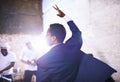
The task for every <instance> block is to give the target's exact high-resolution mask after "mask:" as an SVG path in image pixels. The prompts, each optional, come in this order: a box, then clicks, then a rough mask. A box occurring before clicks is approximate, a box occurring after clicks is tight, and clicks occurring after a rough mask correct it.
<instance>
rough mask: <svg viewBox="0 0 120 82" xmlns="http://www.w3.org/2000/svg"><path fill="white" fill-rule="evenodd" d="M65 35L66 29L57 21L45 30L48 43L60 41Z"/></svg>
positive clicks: (52, 43)
mask: <svg viewBox="0 0 120 82" xmlns="http://www.w3.org/2000/svg"><path fill="white" fill-rule="evenodd" d="M65 36H66V30H65V28H64V26H63V25H61V24H59V23H54V24H50V27H49V29H48V31H47V40H48V45H50V46H51V45H54V44H57V43H62V42H63V41H64V39H65Z"/></svg>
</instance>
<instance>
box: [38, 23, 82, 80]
mask: <svg viewBox="0 0 120 82" xmlns="http://www.w3.org/2000/svg"><path fill="white" fill-rule="evenodd" d="M67 23H68V25H69V27H70V30H71V32H72V36H71V38H70V39H68V40H67V41H66V43H61V44H59V45H57V46H55V47H53V48H52V49H51V50H50V51H49V52H48V53H46V54H45V55H44V56H42V57H41V58H39V59H38V61H37V65H38V70H37V82H74V80H75V79H76V76H77V72H78V68H79V62H78V61H79V54H77V52H78V51H79V50H80V48H81V46H82V38H81V31H80V30H79V29H78V28H77V26H76V25H75V24H74V23H73V21H69V22H67Z"/></svg>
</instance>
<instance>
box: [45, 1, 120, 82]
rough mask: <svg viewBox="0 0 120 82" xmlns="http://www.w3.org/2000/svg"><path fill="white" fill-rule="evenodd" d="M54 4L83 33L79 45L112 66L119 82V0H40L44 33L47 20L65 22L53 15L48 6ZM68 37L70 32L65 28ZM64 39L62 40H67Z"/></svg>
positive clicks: (115, 77)
mask: <svg viewBox="0 0 120 82" xmlns="http://www.w3.org/2000/svg"><path fill="white" fill-rule="evenodd" d="M55 4H57V5H58V6H59V7H60V9H61V10H63V11H64V12H65V13H66V14H67V15H68V16H69V17H70V18H72V19H73V20H74V22H75V23H76V24H77V26H78V27H79V29H80V30H81V31H82V33H83V35H82V36H83V41H84V43H83V47H82V50H84V51H85V52H87V53H93V55H94V56H95V57H97V58H99V59H101V60H103V61H104V62H106V63H108V64H109V65H111V66H112V67H114V68H115V69H116V70H117V71H118V72H117V73H116V74H113V77H114V79H115V80H116V82H120V65H119V63H120V59H119V58H120V43H119V42H120V39H119V37H120V15H119V13H120V0H74V1H73V0H44V1H43V20H44V21H43V23H44V24H43V25H44V32H46V30H47V28H48V25H49V24H50V23H54V22H59V23H62V24H64V25H65V26H66V28H67V25H66V22H65V21H63V20H62V19H60V18H58V17H57V16H56V12H55V10H53V8H52V6H53V5H55ZM67 32H68V35H67V38H68V37H70V35H71V33H70V32H69V30H68V29H67ZM67 38H66V39H67Z"/></svg>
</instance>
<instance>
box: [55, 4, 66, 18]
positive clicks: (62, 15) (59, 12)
mask: <svg viewBox="0 0 120 82" xmlns="http://www.w3.org/2000/svg"><path fill="white" fill-rule="evenodd" d="M53 8H54V9H55V10H56V11H57V12H58V14H57V16H59V17H64V16H65V14H64V13H63V11H61V10H60V9H59V8H58V6H57V5H55V6H53Z"/></svg>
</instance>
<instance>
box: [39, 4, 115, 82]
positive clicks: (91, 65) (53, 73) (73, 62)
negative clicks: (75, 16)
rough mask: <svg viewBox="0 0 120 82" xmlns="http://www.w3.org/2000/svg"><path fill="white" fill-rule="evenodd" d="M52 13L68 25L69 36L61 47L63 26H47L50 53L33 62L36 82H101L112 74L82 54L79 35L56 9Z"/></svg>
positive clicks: (63, 35) (72, 24) (69, 21)
mask: <svg viewBox="0 0 120 82" xmlns="http://www.w3.org/2000/svg"><path fill="white" fill-rule="evenodd" d="M54 9H55V10H56V11H58V14H57V15H58V16H59V17H62V18H64V19H66V20H67V21H68V22H67V24H68V25H69V28H70V30H71V32H72V36H71V38H70V39H68V40H67V41H66V42H65V43H63V41H64V38H65V36H66V31H65V28H64V26H63V25H61V24H58V23H54V24H51V25H50V27H49V29H48V31H47V40H48V44H49V45H50V46H52V49H51V50H50V51H49V52H47V53H46V54H45V55H43V56H42V57H41V58H39V59H38V61H37V66H38V70H37V82H105V80H107V79H108V78H109V77H110V76H111V74H112V73H113V72H115V70H114V69H112V68H111V67H110V66H108V65H107V64H105V63H103V62H102V61H99V60H98V59H96V58H93V56H90V55H88V54H85V53H84V52H82V51H81V50H80V49H81V46H82V37H81V31H80V30H79V29H78V28H77V26H76V25H75V24H74V22H73V21H72V20H69V18H67V17H66V16H65V14H64V13H63V12H62V11H61V10H60V9H59V8H58V7H57V6H56V7H54ZM96 66H97V67H96Z"/></svg>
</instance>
